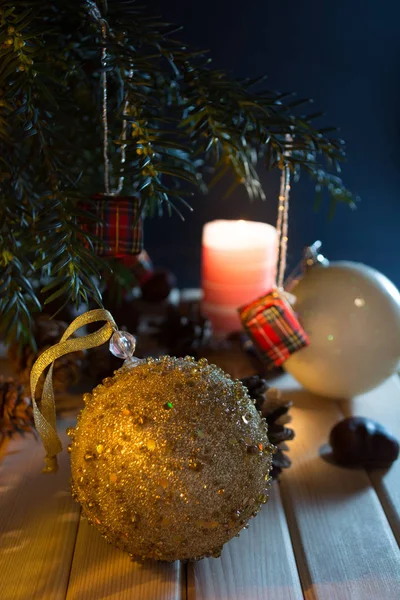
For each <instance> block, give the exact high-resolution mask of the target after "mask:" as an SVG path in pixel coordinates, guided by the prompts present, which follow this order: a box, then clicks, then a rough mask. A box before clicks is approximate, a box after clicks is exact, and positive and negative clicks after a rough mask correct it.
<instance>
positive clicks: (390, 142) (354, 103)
mask: <svg viewBox="0 0 400 600" xmlns="http://www.w3.org/2000/svg"><path fill="white" fill-rule="evenodd" d="M149 7H151V10H152V12H153V13H158V14H162V15H163V16H164V17H165V19H166V20H169V21H173V22H175V23H178V24H181V25H184V27H185V29H184V31H183V33H182V34H181V38H183V39H184V40H185V41H186V42H187V43H188V44H190V45H194V46H195V47H197V48H199V47H200V48H202V49H209V50H210V51H211V55H212V56H213V58H214V63H215V66H217V67H220V68H224V69H225V70H227V71H229V72H231V73H232V74H233V75H235V76H239V77H242V76H255V75H259V74H264V73H266V74H267V75H268V81H267V84H268V86H269V87H270V88H271V89H278V90H282V91H295V92H297V93H298V96H299V97H306V98H313V99H314V105H313V106H312V107H311V108H312V112H314V111H317V110H323V111H325V112H326V113H327V116H326V117H325V119H324V125H336V126H338V127H339V128H340V136H341V137H343V138H344V139H345V140H346V142H347V154H348V161H347V163H346V164H345V165H344V166H343V177H344V180H345V182H346V184H347V186H348V187H349V188H350V189H351V190H352V191H353V192H354V193H355V194H357V195H359V196H360V197H361V202H360V204H359V205H358V208H357V210H355V211H352V210H350V209H349V208H348V207H347V206H339V207H338V209H337V211H336V214H335V216H334V218H333V220H329V219H328V209H329V200H328V198H326V201H325V202H324V204H323V205H322V207H321V208H320V209H319V211H318V212H315V210H314V192H313V187H312V184H310V183H309V182H308V181H307V179H306V176H304V177H303V178H302V180H300V182H299V183H298V184H296V185H295V186H294V188H293V190H292V194H291V209H290V230H289V270H290V268H291V267H293V266H294V265H295V264H296V263H297V262H298V261H299V259H300V257H301V251H302V248H303V247H304V246H305V245H307V244H309V243H312V242H313V241H314V240H316V239H321V240H322V241H323V253H324V254H325V255H326V256H327V257H328V258H330V259H348V260H355V261H360V262H364V263H365V264H369V265H371V266H373V267H375V268H377V269H379V270H380V271H382V272H383V273H385V274H386V275H387V276H388V277H389V278H390V279H392V280H393V281H394V283H395V284H396V285H397V286H400V265H399V258H398V256H399V248H400V235H399V224H400V204H399V202H398V187H399V186H398V162H399V157H400V136H399V105H400V77H399V66H400V53H399V47H400V35H399V22H400V3H398V2H395V1H394V0H393V1H392V2H389V1H384V2H376V1H375V0H328V1H326V2H321V0H302V1H298V0H289V1H286V2H285V1H283V0H281V1H280V2H272V1H268V0H249V1H248V2H238V1H237V0H203V1H202V2H183V1H182V0H169V1H168V2H165V0H164V2H161V0H158V1H155V2H152V3H151V4H150V5H149ZM321 126H322V122H321ZM264 182H265V191H266V193H267V196H268V200H267V201H266V202H261V201H259V202H255V203H250V202H249V200H248V199H247V197H246V194H245V192H244V190H243V189H238V190H237V191H236V192H235V193H234V195H233V196H232V197H230V198H229V199H224V198H223V195H224V194H223V192H224V190H223V189H222V188H218V189H215V190H213V191H212V192H211V193H210V194H209V195H208V196H205V197H204V196H195V198H194V199H193V202H192V205H193V207H194V208H195V211H194V213H192V214H190V213H187V217H186V221H185V222H184V223H182V222H180V221H179V218H178V217H176V216H174V217H172V218H171V219H169V218H168V217H164V218H162V219H161V220H157V219H154V220H151V221H148V222H147V223H146V248H147V249H148V251H149V253H150V254H151V256H152V258H153V260H154V261H155V262H156V263H157V264H158V265H160V266H161V265H163V266H168V267H170V268H171V269H172V270H173V271H174V272H175V273H176V275H177V276H178V281H179V285H180V286H192V285H193V286H195V285H198V283H199V281H200V245H201V229H202V225H203V224H204V223H205V222H206V221H208V220H212V219H215V218H248V219H254V220H263V221H266V222H269V223H272V224H275V222H276V198H277V190H278V179H277V175H274V176H271V175H268V176H265V177H264Z"/></svg>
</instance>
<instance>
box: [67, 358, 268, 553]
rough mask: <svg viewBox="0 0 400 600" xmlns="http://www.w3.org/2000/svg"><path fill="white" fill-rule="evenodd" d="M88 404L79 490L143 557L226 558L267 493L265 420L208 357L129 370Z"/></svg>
mask: <svg viewBox="0 0 400 600" xmlns="http://www.w3.org/2000/svg"><path fill="white" fill-rule="evenodd" d="M85 402H86V406H85V408H84V409H83V411H82V412H81V414H80V416H79V420H78V425H77V427H76V429H75V430H73V431H72V432H71V431H70V432H69V435H70V437H71V463H72V477H73V493H74V497H75V498H76V499H77V500H78V501H79V502H80V503H81V504H82V507H83V510H84V512H85V514H86V516H87V518H88V519H89V521H90V523H92V524H94V525H95V526H96V527H97V528H98V529H99V530H100V532H101V533H102V535H103V536H104V537H105V538H106V539H107V540H108V541H109V542H110V543H111V544H114V545H115V546H117V547H119V548H122V549H123V550H125V551H126V552H128V553H130V554H131V556H132V557H134V558H135V559H153V560H154V559H156V560H167V561H174V560H178V559H180V560H191V559H199V558H203V557H205V556H218V555H219V554H220V552H221V549H222V546H223V544H224V543H225V542H227V541H228V540H229V539H231V538H232V537H233V536H235V535H237V534H238V533H239V531H240V530H241V529H242V528H243V527H244V526H245V525H246V524H247V522H248V520H249V519H250V517H252V516H255V515H256V514H257V512H258V511H259V509H260V506H261V505H262V504H264V503H265V502H266V501H267V498H268V489H269V485H270V484H269V477H268V473H269V470H270V468H271V460H272V452H273V450H274V448H273V446H271V444H269V442H268V437H267V426H266V424H265V421H264V420H262V419H261V417H260V415H259V414H258V412H257V410H256V409H255V407H254V404H253V402H252V400H251V399H250V398H249V396H248V393H247V390H246V388H245V387H244V386H243V385H242V384H241V383H240V382H239V381H234V380H232V379H231V378H230V377H229V376H228V375H226V374H225V373H224V372H223V371H221V370H220V369H218V368H217V367H215V366H214V365H209V364H208V363H207V361H206V360H205V359H201V360H200V361H199V362H196V361H195V360H194V359H192V358H190V357H186V358H184V359H178V358H171V357H169V356H164V357H162V358H160V359H157V360H154V359H148V360H147V361H146V362H143V363H142V364H139V365H138V366H135V367H131V368H128V367H127V368H122V369H120V370H119V371H117V372H116V373H115V375H114V377H113V378H112V379H111V380H110V379H108V380H107V382H106V385H104V384H103V385H100V386H98V387H97V388H95V389H94V390H93V393H92V394H91V395H87V396H86V397H85Z"/></svg>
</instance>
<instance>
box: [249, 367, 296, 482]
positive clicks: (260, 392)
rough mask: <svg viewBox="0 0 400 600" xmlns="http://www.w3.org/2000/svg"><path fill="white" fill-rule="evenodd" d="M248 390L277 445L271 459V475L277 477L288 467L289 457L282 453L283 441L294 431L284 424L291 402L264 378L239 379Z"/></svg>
mask: <svg viewBox="0 0 400 600" xmlns="http://www.w3.org/2000/svg"><path fill="white" fill-rule="evenodd" d="M241 382H242V383H243V385H245V386H246V387H247V389H248V391H249V394H250V397H251V398H253V399H254V400H255V402H256V408H257V410H259V411H260V412H261V413H262V416H263V417H264V418H265V420H266V421H267V423H268V438H269V441H270V442H271V444H274V446H276V447H277V451H276V453H275V454H274V456H273V459H272V470H271V477H272V478H273V479H279V475H280V474H281V472H282V469H286V468H288V467H290V465H291V461H290V458H289V457H288V456H287V455H286V454H285V453H284V451H283V450H284V443H285V442H288V441H289V440H292V439H293V438H294V436H295V432H294V430H293V429H291V428H290V427H286V426H285V425H286V424H287V423H289V422H290V421H291V417H290V415H289V410H290V407H291V406H292V402H284V401H283V400H282V395H281V393H280V392H279V390H278V389H276V388H271V387H269V386H268V384H267V382H266V381H265V379H263V378H262V377H260V376H259V375H252V376H250V377H244V378H243V379H241Z"/></svg>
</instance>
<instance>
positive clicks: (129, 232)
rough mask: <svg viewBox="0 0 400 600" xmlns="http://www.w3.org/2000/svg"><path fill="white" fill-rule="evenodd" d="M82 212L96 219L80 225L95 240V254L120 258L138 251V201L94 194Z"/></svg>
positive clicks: (140, 232)
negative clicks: (90, 214) (85, 211)
mask: <svg viewBox="0 0 400 600" xmlns="http://www.w3.org/2000/svg"><path fill="white" fill-rule="evenodd" d="M84 208H85V210H88V211H89V212H90V213H92V214H93V215H94V216H95V217H97V219H96V221H92V220H89V219H87V221H85V222H84V223H83V228H84V229H85V230H86V231H90V232H91V233H92V234H93V235H94V236H95V238H97V239H94V240H93V246H94V250H95V252H96V254H98V255H99V256H116V257H124V256H130V255H132V254H139V253H140V252H141V251H142V249H143V223H142V219H141V217H140V216H139V214H140V212H139V211H140V200H139V198H137V197H132V196H131V197H121V196H105V195H102V194H96V195H95V196H94V197H93V202H92V203H91V204H90V205H89V204H88V205H87V206H85V207H84Z"/></svg>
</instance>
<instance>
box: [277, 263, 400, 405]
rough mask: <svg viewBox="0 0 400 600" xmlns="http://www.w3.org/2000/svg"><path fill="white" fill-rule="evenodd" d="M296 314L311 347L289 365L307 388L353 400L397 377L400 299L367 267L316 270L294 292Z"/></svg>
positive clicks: (344, 265)
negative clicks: (356, 396)
mask: <svg viewBox="0 0 400 600" xmlns="http://www.w3.org/2000/svg"><path fill="white" fill-rule="evenodd" d="M293 294H294V295H295V296H296V298H297V300H296V304H295V305H294V310H295V311H296V312H297V313H298V315H299V319H300V322H301V324H302V325H303V327H304V329H305V331H306V332H307V334H308V335H309V338H310V345H309V346H308V347H307V348H303V349H302V350H299V351H298V352H296V353H295V354H293V355H292V356H291V357H290V358H289V359H288V360H287V361H286V362H285V364H284V367H285V369H286V371H288V372H289V373H290V374H291V375H293V377H294V378H295V379H297V381H298V382H299V383H301V384H302V386H303V387H304V388H306V389H307V390H309V391H310V392H313V393H315V394H319V395H322V396H329V397H332V398H333V397H334V398H351V397H353V396H355V395H357V394H361V393H363V392H366V391H368V390H371V389H373V388H374V387H376V386H377V385H379V384H380V383H381V382H382V381H384V380H385V379H386V378H387V377H389V376H390V375H392V374H393V373H395V372H396V369H398V367H399V361H400V293H399V291H398V290H397V288H396V287H395V286H394V285H393V283H392V282H391V281H389V279H387V277H385V276H384V275H382V274H381V273H379V272H378V271H376V270H375V269H372V268H371V267H367V266H366V265H363V264H360V263H354V262H344V261H343V262H335V263H330V265H329V266H327V267H318V266H317V267H313V268H311V269H309V270H308V271H307V272H306V273H305V275H304V277H303V278H302V279H301V280H300V281H299V282H298V283H297V284H296V286H295V287H294V288H293Z"/></svg>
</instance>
